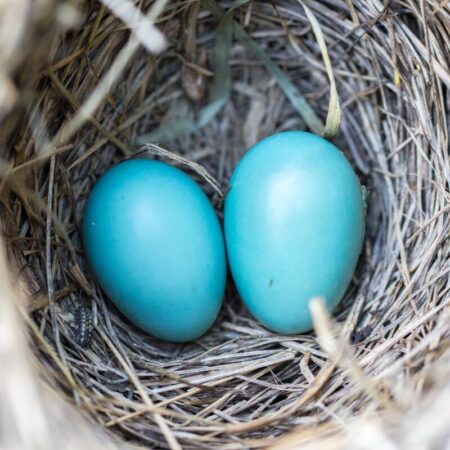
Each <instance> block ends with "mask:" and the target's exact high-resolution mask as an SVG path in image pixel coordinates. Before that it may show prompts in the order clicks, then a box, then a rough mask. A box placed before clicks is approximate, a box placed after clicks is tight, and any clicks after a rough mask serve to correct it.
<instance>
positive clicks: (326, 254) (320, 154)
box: [224, 131, 364, 334]
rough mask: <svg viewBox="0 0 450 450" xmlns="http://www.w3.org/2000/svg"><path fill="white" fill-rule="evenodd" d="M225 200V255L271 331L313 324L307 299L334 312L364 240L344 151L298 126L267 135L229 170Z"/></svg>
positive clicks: (359, 203) (357, 191)
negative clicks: (316, 299)
mask: <svg viewBox="0 0 450 450" xmlns="http://www.w3.org/2000/svg"><path fill="white" fill-rule="evenodd" d="M230 184H231V187H230V190H229V192H228V194H227V197H226V201H225V212H224V225H225V240H226V245H227V251H228V259H229V264H230V267H231V272H232V275H233V279H234V281H235V284H236V287H237V289H238V291H239V293H240V296H241V298H242V300H243V301H244V303H245V304H246V306H247V307H248V309H249V310H250V312H251V313H252V314H253V315H254V316H255V317H256V318H257V319H258V320H259V321H260V322H262V323H263V324H264V325H265V326H266V327H268V328H270V329H271V330H274V331H276V332H280V333H285V334H297V333H302V332H306V331H309V330H311V329H312V317H311V314H310V311H309V307H308V304H309V300H310V299H311V298H313V297H317V296H320V297H323V299H324V300H325V303H326V306H327V307H328V309H329V310H333V309H334V308H335V307H336V305H337V304H338V303H339V301H340V300H341V298H342V296H343V295H344V293H345V291H346V289H347V287H348V285H349V283H350V280H351V278H352V274H353V272H354V269H355V266H356V263H357V260H358V256H359V254H360V252H361V248H362V243H363V238H364V212H363V199H362V193H361V186H360V184H359V181H358V178H357V176H356V175H355V173H354V171H353V169H352V167H351V165H350V164H349V162H348V161H347V159H346V158H345V156H344V155H343V153H342V152H341V151H340V150H339V149H338V148H336V147H335V146H334V145H333V144H331V143H330V142H328V141H327V140H325V139H323V138H321V137H319V136H316V135H314V134H311V133H306V132H300V131H289V132H282V133H278V134H275V135H273V136H270V137H268V138H266V139H264V140H262V141H260V142H259V143H257V144H256V145H255V146H254V147H253V148H252V149H250V150H249V151H248V152H247V153H246V155H245V156H244V157H243V159H242V160H241V161H240V163H239V164H238V166H237V167H236V169H235V171H234V173H233V176H232V178H231V182H230Z"/></svg>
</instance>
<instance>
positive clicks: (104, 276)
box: [83, 160, 227, 342]
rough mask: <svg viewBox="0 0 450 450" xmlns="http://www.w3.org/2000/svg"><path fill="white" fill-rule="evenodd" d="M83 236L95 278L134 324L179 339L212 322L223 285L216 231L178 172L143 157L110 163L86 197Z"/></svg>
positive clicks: (199, 195) (208, 209) (197, 193)
mask: <svg viewBox="0 0 450 450" xmlns="http://www.w3.org/2000/svg"><path fill="white" fill-rule="evenodd" d="M83 241H84V248H85V252H86V256H87V259H88V261H89V263H90V266H91V268H92V270H93V272H94V274H95V276H96V278H97V280H98V282H99V284H100V285H101V287H102V288H103V289H104V291H105V292H106V294H107V295H108V297H109V298H110V299H111V300H112V301H113V303H114V304H115V305H116V306H117V307H118V308H119V309H120V310H121V311H122V312H123V313H124V314H125V315H126V316H127V317H128V318H129V319H130V320H131V321H132V322H134V323H135V324H136V325H137V326H138V327H140V328H141V329H143V330H145V331H147V332H148V333H150V334H152V335H153V336H156V337H158V338H161V339H165V340H167V341H172V342H186V341H191V340H193V339H196V338H198V337H199V336H201V335H202V334H204V333H205V332H206V331H207V330H208V328H210V327H211V325H212V324H213V323H214V321H215V319H216V317H217V314H218V313H219V310H220V307H221V304H222V298H223V295H224V291H225V283H226V270H227V266H226V256H225V245H224V240H223V234H222V229H221V226H220V224H219V220H218V218H217V216H216V213H215V211H214V209H213V207H212V206H211V204H210V202H209V200H208V198H207V196H206V195H205V193H204V192H203V191H202V190H201V188H200V187H199V186H198V184H197V183H195V182H194V181H193V180H192V179H191V178H190V177H189V176H188V175H186V174H185V173H184V172H182V171H181V170H179V169H176V168H175V167H172V166H170V165H167V164H164V163H162V162H158V161H150V160H129V161H125V162H123V163H121V164H119V165H117V166H115V167H113V168H112V169H110V170H109V171H108V172H107V173H106V174H105V175H103V176H102V177H101V178H100V180H99V181H98V182H97V184H96V185H95V186H94V188H93V190H92V192H91V194H90V196H89V199H88V201H87V204H86V208H85V211H84V220H83Z"/></svg>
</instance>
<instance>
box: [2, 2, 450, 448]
mask: <svg viewBox="0 0 450 450" xmlns="http://www.w3.org/2000/svg"><path fill="white" fill-rule="evenodd" d="M126 4H128V5H129V3H128V2H126V1H125V0H121V1H118V0H103V1H102V2H97V1H90V2H87V3H86V4H80V3H78V2H77V1H73V2H66V3H63V2H57V1H55V0H40V1H39V2H36V1H31V0H21V1H20V2H19V1H16V0H7V1H3V2H0V146H1V147H0V157H1V160H0V174H1V178H0V199H1V202H2V204H1V210H0V214H1V219H2V226H3V236H4V241H5V244H6V250H7V255H8V266H9V269H8V268H7V267H6V264H5V258H3V257H1V258H0V279H1V283H0V297H1V299H2V301H0V334H1V339H0V342H1V344H0V358H1V381H2V382H1V383H0V398H1V402H0V420H1V421H0V427H1V428H0V447H2V448H22V447H23V448H46V449H50V448H65V447H67V448H81V447H82V448H96V449H100V448H116V447H122V448H123V447H125V446H133V447H134V446H148V447H154V448H167V447H170V448H172V449H176V448H180V447H183V448H223V449H239V448H251V447H263V446H270V445H273V446H274V448H277V449H283V450H286V449H288V448H298V446H299V445H302V446H304V448H321V449H322V448H326V449H328V448H330V449H336V448H369V449H379V448H389V449H391V448H392V449H395V448H418V449H419V448H420V449H421V448H431V447H433V448H444V446H445V445H446V444H447V445H448V442H449V439H450V435H449V429H450V427H449V425H450V417H449V416H448V414H445V411H446V409H447V405H448V402H449V401H450V385H449V380H450V364H449V357H450V356H449V355H450V353H449V343H450V340H449V330H450V318H449V300H450V282H449V279H450V277H449V273H450V248H449V233H450V157H449V140H448V130H449V126H450V116H449V112H450V91H449V89H450V69H449V63H450V58H449V53H450V52H449V49H450V8H449V6H448V2H446V1H438V0H420V1H418V0H403V1H394V0H392V1H390V2H381V1H379V0H374V1H370V2H368V1H363V0H345V1H344V0H337V1H316V0H308V1H305V4H306V5H307V7H308V9H307V10H306V11H309V12H311V13H312V14H313V15H314V17H315V18H316V19H317V22H318V24H319V31H320V33H319V35H318V34H317V29H314V31H315V32H314V31H313V29H312V27H311V23H312V22H311V17H310V18H309V19H308V17H307V15H306V14H305V9H304V8H303V7H302V5H301V4H300V2H298V1H294V0H290V1H282V2H281V1H280V2H262V1H241V2H219V3H216V2H215V1H214V0H206V1H204V2H202V4H200V3H199V2H197V1H171V2H166V1H156V2H152V1H147V0H139V1H134V2H133V7H132V8H131V7H129V8H128V9H127V8H126V7H125V6H124V5H126ZM155 22H156V28H155ZM130 29H132V30H133V33H130ZM318 38H319V40H318ZM321 38H323V39H324V43H325V44H326V49H327V51H328V55H329V58H330V62H331V66H332V68H333V71H332V73H330V67H326V65H325V64H324V59H323V55H322V53H321V50H320V48H319V44H318V42H319V43H320V42H321ZM322 52H323V45H322ZM327 69H328V70H327ZM333 75H334V80H335V83H336V92H337V93H338V95H339V100H340V109H341V115H342V122H341V126H340V132H339V133H338V134H337V135H336V136H335V138H334V139H333V140H334V142H336V144H337V145H338V146H340V147H341V148H342V149H343V150H344V151H345V153H346V154H347V156H348V157H349V158H350V159H351V161H352V163H353V165H354V167H355V169H356V170H357V171H358V173H359V175H360V177H361V178H362V180H363V181H364V183H365V184H366V185H367V187H368V189H369V192H370V200H369V204H368V216H367V238H366V244H365V249H364V252H363V255H362V257H361V261H360V264H359V266H358V269H357V272H356V274H355V277H354V282H353V284H352V286H351V287H350V289H349V291H348V293H347V295H346V297H345V300H344V301H343V303H342V307H340V309H339V310H338V312H337V314H336V315H335V318H334V319H333V323H331V322H330V320H329V318H328V317H327V316H326V315H325V314H324V312H323V310H322V309H321V308H320V303H315V304H314V305H313V310H314V312H315V320H316V334H311V335H301V336H280V335H275V334H273V333H270V332H269V331H267V330H265V329H264V328H262V327H261V326H260V325H259V324H258V323H256V322H255V321H254V320H253V319H252V318H251V317H250V316H249V314H248V312H247V311H246V310H245V309H244V307H243V306H242V304H241V303H240V301H239V299H238V298H237V295H236V292H235V291H234V289H233V287H232V285H231V284H230V285H229V288H228V290H227V296H226V299H225V303H224V307H223V310H222V312H221V314H220V317H219V319H218V320H217V322H216V324H215V326H214V328H213V329H212V330H211V331H210V332H209V333H207V335H205V336H204V337H203V338H202V339H200V340H198V341H197V342H195V343H192V344H187V345H174V344H167V343H162V342H159V341H157V340H155V339H152V338H151V337H149V336H146V335H144V334H142V333H141V332H140V331H138V330H137V329H136V328H134V327H133V326H132V325H130V324H129V323H128V322H127V321H126V320H125V319H124V318H123V317H122V316H121V315H120V314H118V313H117V311H116V310H115V309H114V307H113V306H112V305H111V304H110V303H109V302H108V301H107V299H106V298H105V297H104V295H103V293H102V292H101V290H100V289H99V288H98V286H97V285H96V284H95V282H94V280H93V279H92V276H91V274H90V272H89V270H88V269H87V267H86V264H85V260H84V258H83V253H82V248H81V245H80V235H79V226H80V220H81V215H82V208H83V204H84V201H85V199H86V197H87V195H88V193H89V190H90V188H91V187H92V185H93V183H94V182H95V180H96V179H97V178H98V177H99V176H100V175H101V174H102V173H103V172H104V171H105V170H106V169H107V168H108V167H110V166H111V165H113V164H115V163H116V162H118V161H120V160H121V159H123V158H124V157H128V156H130V155H131V154H133V153H134V152H135V151H137V150H138V148H139V145H138V144H139V143H144V142H146V143H159V144H160V146H161V147H163V148H162V149H161V148H158V147H155V146H150V147H148V148H147V151H150V153H151V154H152V155H156V157H159V158H164V159H165V158H169V159H171V160H172V162H173V163H174V164H182V165H184V167H187V170H189V171H191V173H192V174H193V176H195V177H196V178H197V179H198V180H199V181H200V182H201V183H202V185H203V186H204V188H205V190H206V191H207V192H208V194H209V195H210V196H211V198H212V200H213V202H214V204H215V205H216V207H217V209H218V212H219V215H220V214H221V210H220V208H221V198H222V195H221V192H225V191H226V188H227V182H228V178H229V176H230V174H231V172H232V170H233V167H234V166H235V164H236V163H237V161H238V160H239V158H240V157H241V156H242V154H243V153H244V152H245V149H247V148H248V147H249V146H251V145H252V144H254V143H255V142H256V141H257V140H258V139H260V138H262V137H264V136H267V135H269V134H271V133H273V132H276V131H281V130H285V129H313V130H314V129H316V130H319V131H320V130H323V127H324V125H325V124H326V125H327V129H328V131H329V130H330V129H331V130H332V129H333V126H335V125H336V124H337V123H338V122H339V114H338V106H337V103H336V100H337V99H333V101H332V102H331V106H332V109H333V110H334V116H333V115H331V116H328V120H327V114H328V108H329V104H330V80H331V84H332V85H333ZM332 112H333V111H332ZM330 117H331V119H330ZM333 117H334V118H333ZM330 121H331V122H332V123H331V124H330ZM164 148H166V149H168V150H170V152H172V154H175V155H176V156H175V159H174V158H173V155H171V154H170V153H167V152H166V151H165V150H164ZM186 160H187V161H186ZM192 163H194V164H192ZM186 164H187V166H186ZM197 164H198V165H197ZM208 174H210V175H211V176H212V177H213V178H210V177H209V175H208ZM8 270H9V272H8ZM8 273H10V274H8ZM76 317H78V318H79V317H88V319H89V318H90V319H91V320H92V323H93V329H92V338H91V339H89V336H88V335H86V334H83V336H80V335H79V333H80V323H75V322H76V320H75V319H76ZM77 320H79V319H77ZM83 333H84V332H83ZM26 336H29V338H28V341H29V342H28V344H27V340H26ZM80 344H81V345H80ZM69 403H71V405H70V404H69ZM411 430H413V431H414V433H412V432H411ZM280 437H281V439H280ZM439 445H441V446H442V447H439ZM302 448H303V447H302Z"/></svg>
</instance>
